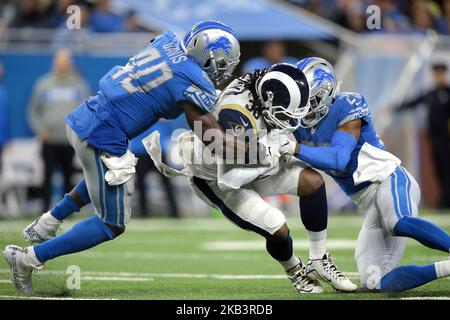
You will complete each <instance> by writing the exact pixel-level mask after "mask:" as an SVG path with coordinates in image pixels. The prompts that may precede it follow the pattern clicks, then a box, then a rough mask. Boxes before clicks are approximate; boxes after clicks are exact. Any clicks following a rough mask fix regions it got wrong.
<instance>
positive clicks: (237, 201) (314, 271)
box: [143, 64, 357, 293]
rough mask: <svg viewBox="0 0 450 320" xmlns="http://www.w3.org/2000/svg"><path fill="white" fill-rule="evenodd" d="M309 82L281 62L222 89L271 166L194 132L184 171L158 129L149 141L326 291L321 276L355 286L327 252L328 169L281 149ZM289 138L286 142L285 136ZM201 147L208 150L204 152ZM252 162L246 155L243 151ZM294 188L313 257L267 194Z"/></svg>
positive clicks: (225, 120)
mask: <svg viewBox="0 0 450 320" xmlns="http://www.w3.org/2000/svg"><path fill="white" fill-rule="evenodd" d="M308 101H309V86H308V82H307V79H306V77H305V75H304V74H303V72H301V71H300V70H298V69H297V68H295V67H294V66H293V65H289V64H277V65H274V66H272V67H271V68H270V69H268V70H267V71H256V72H255V73H252V74H247V75H244V76H242V77H240V78H239V79H235V80H234V81H233V82H231V83H230V84H229V85H228V86H227V88H226V89H225V90H224V91H223V92H222V93H221V94H220V96H219V98H218V101H217V103H216V108H215V116H216V118H217V120H218V122H219V123H220V124H221V125H222V127H224V128H226V129H227V130H228V131H229V132H231V133H232V134H234V135H235V136H236V137H237V138H238V139H241V140H245V139H250V140H251V139H256V140H257V141H258V143H259V144H262V145H265V146H266V147H267V149H268V150H271V151H270V157H267V158H266V160H267V161H266V163H265V164H264V166H261V165H260V164H254V163H253V164H252V163H248V162H246V161H243V162H242V163H240V164H228V163H224V162H223V161H220V159H219V158H217V157H215V156H214V155H209V153H208V152H204V151H207V150H206V149H205V148H204V147H203V145H202V144H201V142H200V141H199V140H198V139H197V138H195V137H196V135H195V134H194V133H193V132H188V133H186V134H184V135H182V136H181V137H180V138H179V142H180V150H183V155H182V158H183V159H184V166H185V168H184V170H182V171H178V170H175V169H171V168H169V167H168V166H167V165H165V164H164V163H162V162H161V148H160V145H159V139H158V138H157V134H155V133H153V134H152V135H150V136H149V137H147V138H145V139H144V140H143V142H144V145H145V146H146V148H147V150H148V152H149V154H150V156H151V157H152V159H153V161H154V162H155V165H156V167H157V168H158V169H160V171H161V172H162V173H164V174H166V175H167V176H169V177H171V176H174V175H186V176H188V177H189V180H190V185H191V187H192V189H193V190H194V192H195V193H196V194H197V195H198V196H199V197H200V198H201V199H202V200H203V201H204V202H205V203H207V204H208V205H210V206H212V207H215V208H217V209H219V210H220V211H221V212H222V213H223V214H224V216H225V217H227V218H228V219H229V220H230V221H232V222H233V223H234V224H236V225H237V226H239V227H240V228H242V229H245V230H249V231H253V232H255V233H257V234H259V235H261V236H262V237H264V238H265V240H266V249H267V252H268V253H269V255H270V256H271V257H272V258H273V259H274V260H276V261H277V262H278V263H280V265H281V266H282V268H283V269H284V270H285V272H286V274H287V277H288V279H289V280H290V281H291V282H292V284H293V286H294V288H295V289H296V290H297V291H298V292H299V293H321V292H323V289H322V287H321V286H320V284H319V282H318V281H317V280H323V281H325V282H326V283H328V284H330V285H331V286H332V287H333V288H335V289H336V290H339V291H347V292H351V291H355V290H356V289H357V286H356V285H355V284H353V283H352V282H351V281H350V280H349V279H348V278H347V277H345V275H344V274H343V273H342V272H341V271H340V270H339V269H338V267H337V266H336V265H335V264H334V263H333V261H332V260H331V258H330V255H329V253H328V252H327V244H326V237H327V233H326V232H327V231H326V229H327V216H328V212H327V203H326V193H325V185H324V182H323V179H322V177H321V175H320V174H319V173H318V172H317V171H315V170H313V169H311V168H310V167H308V166H306V165H304V163H302V162H301V161H299V160H297V159H295V158H293V157H291V155H288V156H287V157H286V156H284V155H281V154H280V153H279V152H278V149H279V148H280V146H282V145H283V144H284V143H285V142H286V140H285V139H286V138H285V137H286V135H285V134H280V132H281V131H283V132H285V133H286V132H292V131H293V130H295V129H296V128H297V127H298V124H299V121H300V120H301V119H302V117H303V116H304V115H305V114H306V111H307V110H308V106H307V105H308ZM279 139H281V141H279ZM199 150H200V151H199ZM242 159H243V160H244V157H242ZM278 194H290V195H294V196H298V197H299V198H300V212H301V219H302V222H303V224H304V226H305V228H306V230H307V234H308V240H309V243H310V252H309V258H310V259H309V261H308V263H304V262H302V261H301V260H300V259H299V258H298V257H297V255H296V254H295V253H294V250H293V240H292V238H291V236H290V231H289V228H288V226H287V224H286V219H285V216H284V214H283V212H281V211H280V210H279V209H277V208H275V207H273V206H271V205H269V204H268V203H267V202H266V201H265V200H264V199H263V198H262V196H267V195H278Z"/></svg>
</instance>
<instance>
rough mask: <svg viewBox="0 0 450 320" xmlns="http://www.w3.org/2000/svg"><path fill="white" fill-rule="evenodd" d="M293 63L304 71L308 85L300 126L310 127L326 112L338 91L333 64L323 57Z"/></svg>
mask: <svg viewBox="0 0 450 320" xmlns="http://www.w3.org/2000/svg"><path fill="white" fill-rule="evenodd" d="M295 65H296V67H297V68H299V69H300V70H302V71H303V72H304V73H305V75H306V78H307V79H308V82H309V87H310V98H309V110H308V114H307V115H306V116H305V117H303V118H302V120H301V123H300V126H301V127H304V128H311V127H314V126H315V125H317V124H318V123H319V122H320V120H322V119H323V118H324V117H325V116H326V115H327V114H328V111H329V110H330V106H331V105H332V104H333V101H334V97H335V96H336V95H337V94H338V93H339V83H338V81H337V79H336V75H335V74H334V69H333V66H332V65H331V64H330V63H329V62H328V61H326V60H325V59H322V58H318V57H309V58H304V59H302V60H300V61H299V62H297V63H296V64H295Z"/></svg>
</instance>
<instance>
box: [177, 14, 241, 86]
mask: <svg viewBox="0 0 450 320" xmlns="http://www.w3.org/2000/svg"><path fill="white" fill-rule="evenodd" d="M183 44H184V46H185V47H186V50H187V54H188V55H189V56H190V57H192V58H193V59H194V60H195V61H197V63H198V64H199V65H200V66H201V67H202V68H203V69H204V70H205V72H206V73H207V74H208V76H209V78H210V79H211V80H212V81H214V82H216V83H219V82H220V81H222V80H224V79H226V78H228V77H230V76H231V74H232V73H233V71H234V69H235V68H236V66H237V64H238V63H239V57H240V55H241V52H240V46H239V41H238V40H237V37H236V35H235V33H234V32H233V30H232V29H231V28H230V27H228V26H227V25H225V24H223V23H221V22H219V21H213V20H208V21H200V22H198V23H196V24H195V25H194V26H193V27H192V29H191V31H189V32H188V33H187V34H186V35H185V36H184V39H183Z"/></svg>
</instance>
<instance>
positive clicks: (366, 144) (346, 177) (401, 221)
mask: <svg viewBox="0 0 450 320" xmlns="http://www.w3.org/2000/svg"><path fill="white" fill-rule="evenodd" d="M297 67H298V68H299V69H300V70H302V71H303V72H304V73H305V74H306V77H307V79H308V82H309V84H310V89H311V96H310V103H309V107H310V109H309V112H308V114H307V115H306V116H305V117H304V118H302V120H301V122H300V127H299V128H298V129H297V130H296V131H294V136H295V138H296V140H297V143H296V142H294V141H291V140H286V145H284V147H282V148H281V149H280V152H281V153H286V154H292V155H294V156H295V157H297V158H298V159H300V160H303V161H305V162H306V163H308V164H310V165H311V166H313V167H314V168H317V169H320V170H323V171H325V172H326V173H327V174H329V175H330V176H331V177H333V178H334V180H335V181H336V182H337V183H338V185H339V186H340V187H341V188H342V190H343V191H344V192H345V193H346V194H347V195H348V196H350V197H351V198H352V199H353V201H354V202H355V203H356V204H357V205H358V206H359V208H360V209H361V210H362V211H363V212H364V213H365V218H364V222H363V224H362V228H361V231H360V233H359V237H358V242H357V247H356V252H355V258H356V262H357V265H358V271H359V275H360V280H361V284H360V286H361V288H363V289H368V290H379V291H383V292H393V291H403V290H408V289H411V288H415V287H418V286H421V285H423V284H425V283H427V282H429V281H432V280H435V279H437V278H442V277H447V276H449V275H450V260H446V261H441V262H436V263H433V264H429V265H406V266H401V267H397V265H398V263H399V262H400V260H401V258H402V255H403V251H404V249H405V244H406V237H408V238H412V239H415V240H417V241H419V242H420V243H422V244H423V245H425V246H427V247H429V248H432V249H437V250H440V251H443V252H445V253H449V249H450V236H449V234H448V233H447V232H445V231H444V230H443V229H441V228H440V227H438V226H437V225H435V224H433V223H431V222H429V221H426V220H423V219H421V218H418V217H417V215H418V205H419V200H420V189H419V186H418V184H417V182H416V180H415V179H414V178H413V177H412V176H411V174H410V173H409V172H408V171H407V170H406V169H405V168H404V167H403V166H401V162H400V160H399V159H398V158H397V157H395V156H394V155H392V154H390V153H388V152H386V151H385V150H384V146H383V142H382V141H381V140H380V138H379V137H378V135H377V133H376V130H375V128H374V125H373V123H372V118H371V115H370V111H369V107H368V105H367V103H366V101H365V99H364V97H363V96H361V95H360V94H358V93H352V92H342V93H339V84H338V81H337V80H336V76H335V74H334V71H333V67H332V66H331V64H330V63H329V62H327V61H325V60H324V59H321V58H315V57H311V58H305V59H303V60H301V61H299V62H298V63H297Z"/></svg>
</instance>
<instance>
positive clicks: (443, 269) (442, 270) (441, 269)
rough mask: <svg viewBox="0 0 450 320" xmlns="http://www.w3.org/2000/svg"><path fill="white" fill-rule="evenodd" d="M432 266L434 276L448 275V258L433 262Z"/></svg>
mask: <svg viewBox="0 0 450 320" xmlns="http://www.w3.org/2000/svg"><path fill="white" fill-rule="evenodd" d="M434 268H435V269H436V276H437V277H438V278H444V277H448V276H450V260H446V261H440V262H435V263H434Z"/></svg>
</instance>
